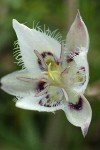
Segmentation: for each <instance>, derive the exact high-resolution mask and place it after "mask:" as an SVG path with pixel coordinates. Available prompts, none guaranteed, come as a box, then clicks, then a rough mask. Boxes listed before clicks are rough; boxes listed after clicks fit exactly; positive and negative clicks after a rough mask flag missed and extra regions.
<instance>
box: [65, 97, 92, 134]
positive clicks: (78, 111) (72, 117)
mask: <svg viewBox="0 0 100 150" xmlns="http://www.w3.org/2000/svg"><path fill="white" fill-rule="evenodd" d="M77 98H78V99H77V102H76V103H72V102H66V103H65V107H64V112H65V114H66V116H67V119H68V120H69V122H70V123H72V124H73V125H75V126H77V127H81V130H82V133H83V136H85V135H86V134H87V131H88V127H89V125H90V122H91V118H92V110H91V106H90V104H89V102H88V101H87V100H86V98H85V97H84V96H83V95H79V96H78V97H77ZM69 101H70V100H69Z"/></svg>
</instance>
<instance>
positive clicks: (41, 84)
mask: <svg viewBox="0 0 100 150" xmlns="http://www.w3.org/2000/svg"><path fill="white" fill-rule="evenodd" d="M45 83H46V82H44V81H39V82H38V84H37V87H36V91H37V92H41V91H42V90H44V88H45Z"/></svg>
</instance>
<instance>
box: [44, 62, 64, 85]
mask: <svg viewBox="0 0 100 150" xmlns="http://www.w3.org/2000/svg"><path fill="white" fill-rule="evenodd" d="M42 73H43V74H46V75H48V80H49V82H50V83H51V84H53V85H61V84H62V77H61V71H60V66H58V65H56V64H54V63H53V62H52V63H51V62H50V63H49V65H48V71H45V72H42Z"/></svg>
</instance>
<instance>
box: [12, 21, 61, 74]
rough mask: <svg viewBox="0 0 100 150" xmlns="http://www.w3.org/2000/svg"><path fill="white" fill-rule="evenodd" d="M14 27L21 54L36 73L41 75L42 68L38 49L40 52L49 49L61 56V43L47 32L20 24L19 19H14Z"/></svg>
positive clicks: (29, 68) (48, 50) (26, 63)
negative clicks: (36, 53) (37, 53)
mask: <svg viewBox="0 0 100 150" xmlns="http://www.w3.org/2000/svg"><path fill="white" fill-rule="evenodd" d="M13 28H14V30H15V32H16V35H17V37H18V43H19V46H20V55H21V56H22V58H21V59H22V61H23V62H24V65H25V67H26V68H27V69H28V70H29V71H30V72H32V73H33V74H34V75H36V76H37V75H38V76H39V75H40V74H41V70H40V68H39V64H38V58H37V56H36V55H35V53H34V50H37V51H38V52H39V53H40V54H41V53H43V52H45V51H47V52H51V53H53V54H54V55H56V57H58V58H59V57H60V49H61V45H60V43H59V42H58V41H57V40H55V39H54V38H52V37H51V36H50V35H46V33H43V32H40V31H37V30H36V29H29V28H28V27H27V26H25V25H23V24H20V23H19V22H18V21H17V20H13Z"/></svg>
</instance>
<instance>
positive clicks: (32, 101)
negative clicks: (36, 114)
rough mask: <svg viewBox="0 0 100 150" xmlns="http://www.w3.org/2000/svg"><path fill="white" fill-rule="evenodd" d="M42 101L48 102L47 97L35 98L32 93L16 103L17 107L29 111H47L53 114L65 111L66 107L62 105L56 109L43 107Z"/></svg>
mask: <svg viewBox="0 0 100 150" xmlns="http://www.w3.org/2000/svg"><path fill="white" fill-rule="evenodd" d="M42 99H43V100H44V101H45V102H46V99H45V96H40V97H35V96H34V94H32V93H30V94H29V95H27V96H26V97H24V98H22V99H18V101H17V102H16V107H19V108H22V109H28V110H36V111H47V112H53V111H56V110H59V109H63V107H64V105H63V104H60V105H58V106H55V107H48V106H44V105H41V104H40V101H41V100H42Z"/></svg>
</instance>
